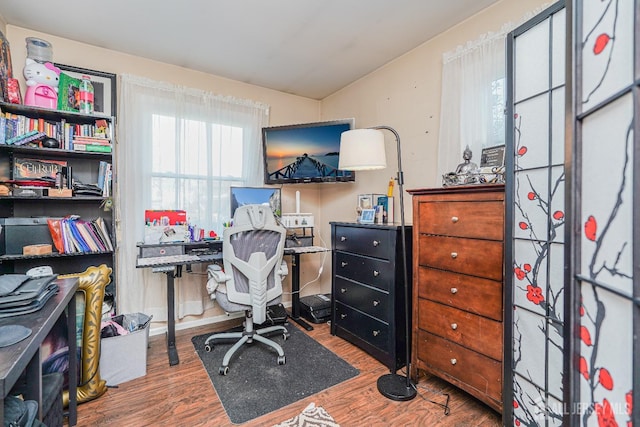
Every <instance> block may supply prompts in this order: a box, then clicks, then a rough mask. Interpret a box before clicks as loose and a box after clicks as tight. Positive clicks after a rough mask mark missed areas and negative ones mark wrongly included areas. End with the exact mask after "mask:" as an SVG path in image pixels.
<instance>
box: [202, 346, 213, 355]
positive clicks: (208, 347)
mask: <svg viewBox="0 0 640 427" xmlns="http://www.w3.org/2000/svg"><path fill="white" fill-rule="evenodd" d="M204 349H205V351H206V352H207V353H209V352H210V351H211V350H213V347H212V346H211V344H206V345H205V346H204Z"/></svg>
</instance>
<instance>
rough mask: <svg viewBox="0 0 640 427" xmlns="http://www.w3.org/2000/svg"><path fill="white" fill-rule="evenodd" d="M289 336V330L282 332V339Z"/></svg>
mask: <svg viewBox="0 0 640 427" xmlns="http://www.w3.org/2000/svg"><path fill="white" fill-rule="evenodd" d="M290 336H291V334H290V333H289V332H283V333H282V339H283V340H285V341H286V340H287V339H288V338H289V337H290Z"/></svg>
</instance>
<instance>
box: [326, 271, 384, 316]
mask: <svg viewBox="0 0 640 427" xmlns="http://www.w3.org/2000/svg"><path fill="white" fill-rule="evenodd" d="M334 293H335V299H336V301H338V302H341V303H344V304H345V305H349V306H351V307H354V308H357V309H358V310H360V311H362V312H364V313H367V314H368V315H370V316H371V317H375V318H376V319H379V320H382V321H383V322H387V323H389V322H390V321H391V320H392V319H390V317H391V315H392V314H393V306H392V305H391V302H390V297H389V294H388V293H387V292H382V291H381V290H379V289H377V288H372V287H370V286H366V285H362V284H360V283H355V282H351V281H349V280H346V279H342V278H340V277H336V279H335V289H334Z"/></svg>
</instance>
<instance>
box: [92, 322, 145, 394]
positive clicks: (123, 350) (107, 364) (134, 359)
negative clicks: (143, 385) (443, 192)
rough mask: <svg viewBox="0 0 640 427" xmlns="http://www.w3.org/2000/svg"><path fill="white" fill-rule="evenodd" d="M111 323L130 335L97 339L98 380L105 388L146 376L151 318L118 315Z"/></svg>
mask: <svg viewBox="0 0 640 427" xmlns="http://www.w3.org/2000/svg"><path fill="white" fill-rule="evenodd" d="M113 320H114V321H116V322H117V323H118V324H120V325H121V326H122V327H123V328H125V329H126V330H128V331H130V332H129V333H128V334H126V335H118V336H114V337H108V338H102V339H101V340H100V342H101V349H100V377H101V378H102V379H103V380H105V381H106V382H107V385H108V386H115V385H118V384H120V383H123V382H126V381H130V380H132V379H134V378H138V377H143V376H145V375H147V347H148V345H149V323H150V322H151V316H147V315H146V314H143V313H132V314H121V315H119V316H115V317H114V318H113Z"/></svg>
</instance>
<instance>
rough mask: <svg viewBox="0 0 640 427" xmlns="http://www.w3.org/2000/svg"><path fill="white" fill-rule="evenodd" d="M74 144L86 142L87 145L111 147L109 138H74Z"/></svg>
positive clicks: (79, 136) (80, 136)
mask: <svg viewBox="0 0 640 427" xmlns="http://www.w3.org/2000/svg"><path fill="white" fill-rule="evenodd" d="M73 142H80V143H82V142H84V143H86V144H97V145H111V140H110V139H109V138H104V137H101V136H82V135H78V136H74V137H73Z"/></svg>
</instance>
